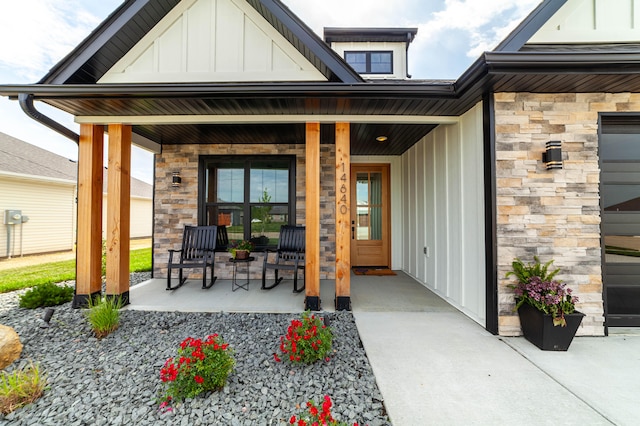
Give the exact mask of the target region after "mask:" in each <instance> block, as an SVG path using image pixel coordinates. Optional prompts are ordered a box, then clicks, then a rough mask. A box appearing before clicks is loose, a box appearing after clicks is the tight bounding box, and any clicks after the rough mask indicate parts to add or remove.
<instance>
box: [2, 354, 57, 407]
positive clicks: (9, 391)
mask: <svg viewBox="0 0 640 426" xmlns="http://www.w3.org/2000/svg"><path fill="white" fill-rule="evenodd" d="M45 383H46V379H45V377H44V376H43V375H42V374H41V373H40V368H39V367H38V365H36V364H33V363H31V364H30V365H28V366H26V367H25V368H22V369H16V370H14V371H12V372H10V373H9V372H6V371H3V372H1V373H0V413H2V414H9V413H11V412H12V411H15V410H17V409H18V408H20V407H22V406H25V405H27V404H30V403H32V402H33V401H35V400H36V399H38V398H40V395H42V392H43V391H44V388H45Z"/></svg>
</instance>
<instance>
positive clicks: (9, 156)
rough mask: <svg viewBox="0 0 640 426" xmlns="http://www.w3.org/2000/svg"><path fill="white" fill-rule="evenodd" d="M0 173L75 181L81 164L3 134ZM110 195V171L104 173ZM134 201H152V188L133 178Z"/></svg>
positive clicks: (0, 136)
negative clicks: (108, 176)
mask: <svg viewBox="0 0 640 426" xmlns="http://www.w3.org/2000/svg"><path fill="white" fill-rule="evenodd" d="M0 172H9V173H18V174H22V175H30V176H39V177H44V178H54V179H65V180H69V181H73V182H75V181H76V176H77V173H78V163H77V162H76V161H74V160H71V159H69V158H65V157H63V156H61V155H58V154H54V153H53V152H51V151H47V150H46V149H43V148H39V147H37V146H35V145H32V144H30V143H27V142H24V141H22V140H20V139H16V138H14V137H13V136H9V135H7V134H5V133H2V132H0ZM103 178H104V192H107V169H106V168H105V169H104V175H103ZM131 196H132V197H143V198H152V197H153V186H151V185H149V184H148V183H146V182H143V181H141V180H138V179H136V178H131Z"/></svg>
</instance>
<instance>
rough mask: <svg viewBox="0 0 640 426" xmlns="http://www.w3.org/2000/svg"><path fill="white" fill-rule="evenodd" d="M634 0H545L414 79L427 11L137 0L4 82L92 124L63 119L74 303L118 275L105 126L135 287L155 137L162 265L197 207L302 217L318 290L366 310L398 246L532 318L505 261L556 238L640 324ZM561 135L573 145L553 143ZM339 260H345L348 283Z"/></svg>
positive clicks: (457, 285) (472, 296)
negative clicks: (76, 128)
mask: <svg viewBox="0 0 640 426" xmlns="http://www.w3.org/2000/svg"><path fill="white" fill-rule="evenodd" d="M637 3H638V1H636V0H628V1H619V2H615V3H613V2H605V1H604V0H545V1H543V2H541V3H540V5H539V6H538V7H537V8H536V9H535V10H534V11H532V13H531V14H530V15H529V16H528V17H527V18H526V19H525V20H524V21H523V22H522V23H521V24H520V25H519V26H518V27H517V28H516V29H515V30H514V31H513V32H512V33H511V34H510V35H509V36H508V37H507V38H506V39H505V40H504V41H503V42H501V43H500V44H499V45H498V46H497V47H496V48H495V49H494V50H493V51H490V52H486V53H484V54H483V55H482V56H481V57H480V58H478V60H477V61H476V62H474V64H472V66H471V67H470V68H469V69H468V70H467V71H466V72H465V73H463V75H461V76H460V77H459V78H458V79H456V80H455V81H441V80H413V79H409V78H408V76H407V73H406V61H407V58H406V52H407V49H408V46H409V44H410V43H411V40H413V37H414V36H415V35H416V32H415V29H412V28H404V29H395V30H394V29H388V28H386V29H381V28H378V29H375V28H366V29H335V28H332V29H328V31H327V32H326V34H325V38H324V40H323V39H321V38H320V37H318V36H317V35H316V34H314V33H313V32H311V30H310V29H309V28H308V27H307V26H306V25H305V24H304V23H303V22H301V21H300V20H299V19H298V18H297V17H296V16H295V15H294V14H293V13H292V12H291V11H290V10H289V9H288V8H287V7H286V6H284V5H283V4H282V3H281V2H280V1H278V0H182V1H179V0H157V1H154V2H149V1H144V0H128V1H125V2H124V3H123V4H122V6H121V7H119V8H118V9H117V10H116V11H115V12H114V13H113V14H112V15H111V16H110V17H109V18H107V20H106V21H105V22H103V23H102V24H101V25H100V27H99V28H98V29H96V30H95V31H94V33H92V34H91V35H90V36H89V37H88V38H87V39H86V40H85V41H84V42H83V43H82V44H81V45H79V46H78V47H77V48H76V49H75V50H74V51H73V52H72V53H71V54H70V55H69V56H68V57H66V58H65V59H63V60H62V61H61V62H60V63H59V64H58V65H56V66H55V67H54V68H53V69H52V70H51V72H50V73H49V74H47V75H46V76H45V77H44V78H43V79H42V80H41V81H40V82H39V83H37V84H34V85H5V86H1V87H0V94H2V95H5V96H10V97H14V98H18V99H19V100H20V102H21V103H22V106H23V108H24V109H26V110H27V111H28V112H29V113H30V114H31V115H33V116H36V117H37V114H36V113H37V111H35V110H34V108H33V101H34V100H40V101H43V102H46V103H48V104H50V105H53V106H55V107H58V108H60V109H62V110H64V111H66V112H69V113H71V114H73V115H74V116H75V117H76V121H77V122H79V123H80V124H81V134H80V135H73V134H68V131H67V130H66V129H63V128H61V127H60V126H59V125H56V123H51V122H48V123H47V125H49V126H50V127H52V128H54V129H55V130H57V131H59V132H61V133H66V134H67V135H68V136H69V137H70V138H73V139H75V140H77V141H78V142H79V147H80V148H79V150H80V151H79V152H80V155H79V170H80V173H79V182H80V187H79V196H78V198H79V203H80V207H79V209H81V211H83V214H81V215H79V217H80V218H82V223H80V222H79V223H78V227H79V235H78V247H79V248H80V247H81V246H82V247H83V248H84V249H85V250H83V251H82V253H86V254H83V255H81V253H80V250H79V251H78V265H79V276H78V281H77V289H76V293H77V294H76V301H75V302H74V303H78V304H80V303H82V301H83V298H85V299H86V298H87V297H89V296H90V295H91V294H95V293H98V292H100V286H99V284H98V281H97V279H96V274H97V272H96V269H97V266H96V262H97V258H98V248H97V246H96V244H97V243H96V241H95V238H94V237H92V236H93V235H94V234H95V231H96V230H97V229H98V228H99V227H100V224H99V219H98V214H97V213H96V211H95V208H92V200H93V199H95V197H96V196H97V195H96V190H95V189H94V188H92V187H91V185H89V183H91V182H95V181H96V180H99V179H101V178H100V176H99V173H98V172H97V167H96V166H95V164H96V161H97V160H96V159H97V158H98V157H100V158H101V156H102V149H103V148H102V137H103V134H104V131H105V127H108V133H109V140H110V143H109V150H110V155H109V158H110V166H109V169H110V170H112V167H113V170H118V171H119V172H120V173H115V174H113V175H110V176H109V178H108V179H109V183H108V185H109V188H110V190H109V197H110V198H109V205H110V206H112V207H109V208H108V211H107V235H108V241H107V245H108V247H109V251H108V253H109V254H108V256H111V261H110V259H109V258H108V259H107V265H108V266H107V268H108V271H107V294H108V295H120V294H122V295H125V296H128V290H129V283H128V264H127V263H126V258H127V253H128V244H127V242H128V238H129V230H128V229H127V226H124V224H125V223H127V222H128V220H127V219H128V214H129V211H130V206H129V205H128V202H127V197H128V191H129V186H128V185H129V181H128V174H129V170H128V168H129V167H130V158H129V156H130V145H131V144H132V143H136V144H141V145H144V146H147V147H152V148H155V149H156V150H157V152H159V153H158V154H157V155H156V159H155V169H156V170H155V179H156V180H155V193H154V229H153V235H154V274H155V276H156V277H162V276H163V274H166V262H167V249H169V248H173V247H175V246H177V245H179V242H180V238H181V235H182V227H183V226H184V225H185V224H216V223H219V224H221V223H222V221H224V224H229V225H230V226H229V232H230V236H231V237H232V238H251V237H265V239H264V241H265V243H264V245H265V246H269V245H272V244H273V238H274V232H275V231H274V228H273V226H271V227H269V226H267V225H277V224H279V223H281V222H282V223H285V222H286V223H289V224H298V225H304V226H305V227H306V254H305V257H306V260H305V262H306V289H305V295H306V298H305V307H306V308H310V309H320V308H321V306H322V305H321V304H326V303H332V304H335V306H336V308H337V309H349V308H350V291H351V289H350V278H349V277H350V268H351V267H352V266H388V267H391V268H392V269H396V270H401V271H403V272H405V273H407V274H409V275H411V276H412V277H414V278H415V279H416V280H417V281H418V282H420V283H422V284H423V285H425V286H426V287H427V288H429V289H431V290H432V291H434V292H435V293H437V294H438V295H440V296H441V297H443V298H444V299H445V300H447V301H448V302H449V303H451V304H452V305H453V306H455V307H457V308H458V309H460V310H461V311H462V312H464V313H465V314H466V315H468V316H469V317H470V318H472V319H473V320H475V321H477V322H478V323H479V324H482V325H483V326H484V327H485V328H486V329H487V330H489V331H491V332H493V333H496V334H498V333H499V334H502V335H516V334H519V333H520V327H519V320H518V317H517V315H516V314H515V313H514V312H513V308H514V300H513V299H514V298H513V293H512V291H511V290H510V289H509V288H508V284H509V282H510V281H509V280H508V279H506V278H505V274H506V272H508V271H509V270H510V267H511V262H512V260H513V259H514V258H515V257H520V258H522V259H523V260H525V261H526V260H528V259H531V258H532V257H533V256H534V255H538V256H540V257H541V258H542V260H548V259H554V260H555V264H554V265H555V266H557V267H559V268H561V270H562V274H561V275H560V278H561V279H563V280H565V281H567V282H568V283H570V285H571V287H572V288H573V289H574V291H575V293H576V294H577V295H578V296H579V298H580V303H579V309H580V310H581V311H582V312H584V313H585V314H586V317H585V319H584V320H583V323H582V326H581V328H580V330H579V332H578V333H579V334H581V335H594V336H599V335H603V334H606V332H607V328H608V327H612V326H637V325H638V324H640V322H639V321H638V320H639V319H640V291H639V289H640V286H638V284H637V283H638V279H637V278H638V277H639V276H640V271H638V270H637V268H638V267H637V266H636V264H635V262H633V258H634V256H635V254H636V253H635V252H637V251H638V249H637V243H636V242H635V241H636V238H637V237H636V236H637V235H639V233H638V228H636V223H640V222H638V221H637V220H636V217H637V211H636V210H635V206H636V205H637V204H638V203H635V200H636V199H637V198H638V196H639V195H638V194H637V193H636V188H640V187H639V186H638V184H639V183H640V177H638V174H637V172H636V170H637V166H636V163H637V161H638V159H637V158H636V157H637V154H636V152H640V150H638V149H637V148H636V147H637V136H636V135H637V134H638V129H639V127H638V122H639V120H638V117H640V114H639V113H640V101H639V100H640V44H639V43H640V32H639V30H638V29H637V28H636V27H635V24H634V23H635V22H636V19H635V17H636V14H637V11H638V10H640V4H637ZM332 47H333V49H332ZM334 49H335V50H334ZM556 141H557V142H560V143H559V144H557V143H552V144H551V145H550V146H551V147H552V148H557V145H559V146H560V158H559V159H558V158H555V157H554V156H552V155H551V154H552V152H553V153H558V151H557V150H555V151H551V150H550V151H549V157H552V158H553V159H554V162H551V161H546V162H545V161H543V154H544V153H545V150H546V149H547V143H548V142H556ZM545 157H546V156H545ZM559 166H561V168H558V167H559ZM548 167H549V168H548ZM176 173H177V174H179V175H180V178H181V183H180V185H179V186H174V185H173V183H172V182H173V179H172V177H173V176H174V174H176ZM83 185H84V187H83ZM111 188H113V191H112V190H111ZM112 201H113V202H112ZM265 212H266V214H265ZM265 218H267V222H268V221H269V220H272V223H266V222H265ZM275 218H277V220H275ZM232 222H233V225H231V224H232ZM81 256H82V257H81ZM109 265H111V266H109ZM320 279H329V280H335V283H336V284H335V294H336V298H335V300H326V299H322V295H321V294H320V286H319V281H320Z"/></svg>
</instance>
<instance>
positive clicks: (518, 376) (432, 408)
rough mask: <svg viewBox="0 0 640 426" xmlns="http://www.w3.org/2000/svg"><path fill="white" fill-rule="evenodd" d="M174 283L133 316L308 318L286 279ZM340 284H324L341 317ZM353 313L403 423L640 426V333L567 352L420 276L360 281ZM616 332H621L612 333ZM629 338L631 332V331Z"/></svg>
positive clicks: (327, 303) (146, 297)
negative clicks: (472, 313) (440, 291)
mask: <svg viewBox="0 0 640 426" xmlns="http://www.w3.org/2000/svg"><path fill="white" fill-rule="evenodd" d="M164 286H165V280H151V281H149V282H147V283H145V284H141V285H139V286H135V287H133V288H132V289H131V300H132V304H131V305H130V306H129V309H143V310H169V311H174V310H178V311H211V312H215V311H225V312H247V311H249V312H301V311H302V309H303V301H304V294H293V293H291V285H290V284H289V283H287V282H284V283H282V284H281V285H280V286H279V287H277V288H276V289H274V290H270V291H263V290H260V289H259V283H258V282H257V281H252V282H251V285H250V289H249V291H244V290H238V291H236V292H231V283H230V282H229V281H228V280H220V281H219V282H216V284H215V285H214V286H213V287H212V288H211V289H208V290H203V289H202V288H200V283H199V282H195V281H194V282H189V283H187V284H186V285H185V286H184V287H182V288H180V289H178V290H176V291H171V292H168V291H166V290H165V289H164ZM333 290H334V283H333V282H332V281H322V282H321V296H322V300H323V307H324V309H325V310H326V311H332V310H333V308H332V306H331V305H332V301H333V298H334V292H333ZM351 290H352V294H351V295H352V303H353V314H354V317H355V319H356V324H357V326H358V330H359V332H360V336H361V339H362V342H363V345H364V347H365V350H366V352H367V356H368V358H369V361H370V362H371V365H372V367H373V371H374V374H375V377H376V381H377V383H378V386H379V388H380V391H381V392H382V395H383V397H384V403H385V407H386V409H387V412H388V414H389V416H390V418H391V421H392V422H393V424H394V425H395V426H413V425H416V426H425V425H491V426H494V425H580V426H585V425H612V424H615V425H630V426H631V425H638V424H640V334H639V333H640V330H637V331H636V330H635V329H632V330H620V331H619V333H620V334H615V335H611V336H609V337H576V338H575V339H574V341H573V343H572V345H571V347H570V348H569V350H568V351H567V352H548V351H541V350H539V349H538V348H537V347H536V346H534V345H532V344H531V343H529V342H527V341H526V340H525V339H524V338H521V337H511V338H505V337H499V336H494V335H491V334H490V333H488V332H487V331H485V330H484V328H483V327H481V326H480V325H479V324H477V323H476V322H474V321H472V320H471V319H469V318H468V317H466V316H465V315H463V314H462V313H460V312H459V311H457V310H456V309H455V308H453V307H452V306H450V305H449V304H447V303H446V302H444V301H443V300H442V299H440V298H439V297H438V296H436V295H434V294H433V293H432V292H430V291H429V290H427V289H426V288H424V287H423V286H422V285H420V284H419V283H417V282H416V281H415V280H413V279H412V278H411V277H408V276H407V275H405V274H403V273H398V275H397V276H395V277H369V276H366V277H360V276H352V282H351ZM611 331H612V332H613V331H615V329H612V330H611ZM624 332H627V334H622V333H624Z"/></svg>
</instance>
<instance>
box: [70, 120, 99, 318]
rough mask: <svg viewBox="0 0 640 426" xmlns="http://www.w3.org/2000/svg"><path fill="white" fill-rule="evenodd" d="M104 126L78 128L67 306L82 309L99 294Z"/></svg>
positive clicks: (89, 125) (86, 125)
mask: <svg viewBox="0 0 640 426" xmlns="http://www.w3.org/2000/svg"><path fill="white" fill-rule="evenodd" d="M103 155H104V127H103V126H96V125H93V124H81V125H80V141H79V142H78V210H77V217H78V224H77V227H78V230H77V236H76V241H77V243H76V291H75V295H74V296H73V302H72V303H71V306H72V307H73V308H84V307H86V306H87V305H88V300H89V298H90V297H95V296H98V295H100V293H101V292H102V183H103V181H102V159H103Z"/></svg>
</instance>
